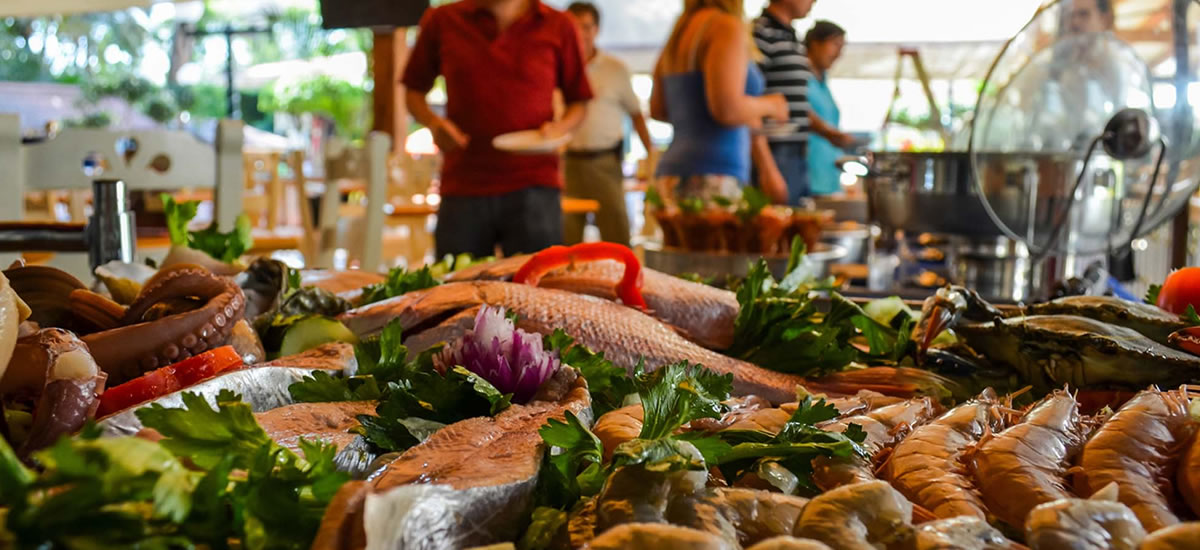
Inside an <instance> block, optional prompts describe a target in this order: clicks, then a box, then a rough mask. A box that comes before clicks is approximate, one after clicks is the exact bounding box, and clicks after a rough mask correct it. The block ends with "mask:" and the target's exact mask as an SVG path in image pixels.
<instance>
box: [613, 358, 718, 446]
mask: <svg viewBox="0 0 1200 550" xmlns="http://www.w3.org/2000/svg"><path fill="white" fill-rule="evenodd" d="M633 384H634V387H636V388H637V392H638V396H639V397H641V401H642V410H643V413H642V417H643V421H642V431H641V433H640V434H639V435H638V437H639V438H641V439H661V438H664V437H667V436H669V435H671V434H672V433H674V432H675V430H677V429H679V427H680V426H683V425H684V424H687V423H688V422H691V421H692V420H696V419H698V418H720V417H721V414H722V413H724V412H725V406H724V405H722V404H721V402H722V401H724V400H726V399H729V394H730V392H731V391H732V390H733V375H732V374H726V375H720V374H717V373H715V372H712V371H710V370H708V369H705V368H703V367H701V366H700V365H691V364H689V363H688V362H687V361H681V362H679V363H675V364H672V365H666V366H662V367H659V368H658V369H655V370H654V371H652V372H644V371H643V370H642V366H641V365H639V366H638V368H637V371H636V372H635V374H634V377H633Z"/></svg>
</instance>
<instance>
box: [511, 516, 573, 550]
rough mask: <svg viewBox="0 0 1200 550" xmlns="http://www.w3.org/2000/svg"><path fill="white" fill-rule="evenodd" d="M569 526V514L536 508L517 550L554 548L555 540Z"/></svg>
mask: <svg viewBox="0 0 1200 550" xmlns="http://www.w3.org/2000/svg"><path fill="white" fill-rule="evenodd" d="M566 526H567V513H566V512H564V511H562V510H559V509H556V508H551V507H548V506H539V507H537V508H534V510H533V514H532V515H531V516H530V522H529V527H528V528H526V529H525V534H524V535H521V540H520V541H518V542H517V550H547V549H549V548H554V547H555V546H554V539H555V538H556V537H558V536H559V533H560V532H562V531H563V529H564V528H565V527H566Z"/></svg>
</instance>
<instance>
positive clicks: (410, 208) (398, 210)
mask: <svg viewBox="0 0 1200 550" xmlns="http://www.w3.org/2000/svg"><path fill="white" fill-rule="evenodd" d="M562 209H563V214H592V213H595V212H598V211H600V201H594V200H592V199H574V198H570V197H565V198H563V200H562ZM437 211H438V207H437V206H436V205H432V204H392V212H391V213H390V214H389V216H391V217H393V218H414V217H425V216H431V215H433V214H437Z"/></svg>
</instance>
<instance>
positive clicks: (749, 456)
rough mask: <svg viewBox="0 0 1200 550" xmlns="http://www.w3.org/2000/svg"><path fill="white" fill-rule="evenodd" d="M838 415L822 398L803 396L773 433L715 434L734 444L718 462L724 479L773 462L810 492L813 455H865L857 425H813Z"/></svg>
mask: <svg viewBox="0 0 1200 550" xmlns="http://www.w3.org/2000/svg"><path fill="white" fill-rule="evenodd" d="M837 416H838V412H837V409H836V408H835V407H834V406H833V405H830V404H828V403H826V402H825V400H824V399H821V400H818V401H816V402H814V401H813V399H812V397H805V399H804V401H803V402H801V403H800V406H799V407H798V408H797V409H796V412H795V413H793V414H792V417H791V418H790V419H788V422H787V423H786V424H784V426H783V429H781V430H780V431H779V433H778V434H776V435H774V436H771V435H770V434H764V433H762V432H744V431H736V430H735V431H725V432H721V433H720V434H718V436H719V437H721V438H722V439H724V440H726V441H727V442H729V443H731V444H733V446H732V448H730V449H729V451H728V452H726V453H724V454H723V455H721V457H720V459H719V461H718V463H717V464H718V466H719V468H720V469H721V473H722V474H723V475H724V476H725V479H727V480H729V481H730V482H734V481H736V480H738V479H740V478H741V477H743V476H745V475H746V474H750V473H754V474H758V473H760V472H766V471H770V470H771V469H773V466H771V465H770V463H775V464H777V465H778V466H781V467H783V468H784V469H786V470H788V471H790V472H791V473H792V475H793V476H795V478H796V479H795V483H794V484H795V485H797V486H798V487H799V488H802V489H805V490H807V491H813V490H815V488H816V486H815V484H814V483H813V481H812V473H813V470H812V460H813V459H814V458H816V457H818V456H827V457H833V456H837V457H850V456H854V455H858V456H866V451H864V450H863V448H862V447H861V445H860V444H861V443H862V442H863V440H864V439H865V437H866V433H865V432H863V431H862V428H861V427H859V426H858V425H855V424H851V425H850V426H849V427H848V428H847V429H846V431H845V432H843V433H840V434H839V433H834V432H827V431H824V430H821V429H820V428H817V427H816V424H817V423H819V422H824V421H826V420H831V419H833V418H836V417H837Z"/></svg>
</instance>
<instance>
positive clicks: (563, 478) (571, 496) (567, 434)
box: [538, 411, 608, 507]
mask: <svg viewBox="0 0 1200 550" xmlns="http://www.w3.org/2000/svg"><path fill="white" fill-rule="evenodd" d="M565 418H566V421H565V422H563V421H559V420H556V419H553V418H551V419H550V420H548V421H547V423H546V424H545V425H544V426H542V427H541V428H540V429H538V434H540V435H541V436H542V440H543V441H545V442H546V444H547V445H550V446H553V447H558V448H559V449H560V450H561V452H560V453H558V454H549V455H547V456H548V460H549V463H550V466H551V468H552V469H553V470H554V472H555V475H556V477H557V478H558V479H559V480H560V485H561V486H560V487H557V488H556V489H557V491H556V492H557V493H558V494H556V495H553V496H551V497H547V498H544V500H548V501H551V502H553V503H554V504H556V505H558V506H560V507H567V506H569V504H571V503H574V502H575V501H576V500H579V498H580V497H581V496H591V495H594V494H596V493H599V492H600V489H601V487H603V485H604V480H605V478H607V473H608V472H607V470H605V469H603V468H602V467H601V463H602V462H603V457H604V446H603V445H601V444H600V438H598V437H596V435H595V434H593V433H592V431H591V430H589V429H587V427H586V426H584V425H583V423H582V422H580V421H579V418H578V417H576V416H575V414H574V413H572V412H571V411H567V412H566V415H565ZM564 504H565V505H566V506H564Z"/></svg>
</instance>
